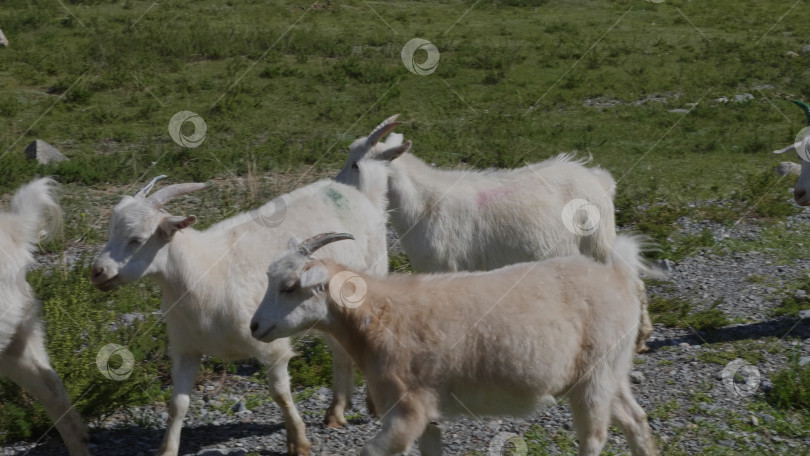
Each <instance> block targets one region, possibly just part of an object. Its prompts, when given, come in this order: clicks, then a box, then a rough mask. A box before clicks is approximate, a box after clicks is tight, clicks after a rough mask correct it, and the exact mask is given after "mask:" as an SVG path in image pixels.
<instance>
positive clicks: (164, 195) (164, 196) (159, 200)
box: [147, 182, 211, 208]
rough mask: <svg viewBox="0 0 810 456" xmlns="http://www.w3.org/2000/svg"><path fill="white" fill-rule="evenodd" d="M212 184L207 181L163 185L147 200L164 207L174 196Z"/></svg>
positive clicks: (157, 206) (156, 205)
mask: <svg viewBox="0 0 810 456" xmlns="http://www.w3.org/2000/svg"><path fill="white" fill-rule="evenodd" d="M210 186H211V183H210V182H206V183H203V184H197V183H193V184H174V185H169V186H168V187H163V188H161V189H160V190H158V191H156V192H155V193H154V195H152V196H150V197H149V198H148V199H147V200H148V201H149V202H150V203H152V204H153V205H154V206H155V207H156V208H159V207H162V206H163V205H164V204H166V203H168V202H169V200H171V199H172V198H176V197H178V196H180V195H185V194H186V193H190V192H195V191H197V190H202V189H204V188H208V187H210Z"/></svg>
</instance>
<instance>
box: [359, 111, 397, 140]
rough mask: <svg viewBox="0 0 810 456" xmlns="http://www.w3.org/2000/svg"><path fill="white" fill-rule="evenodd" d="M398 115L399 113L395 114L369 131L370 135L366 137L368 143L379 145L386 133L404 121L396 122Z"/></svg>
mask: <svg viewBox="0 0 810 456" xmlns="http://www.w3.org/2000/svg"><path fill="white" fill-rule="evenodd" d="M397 117H399V114H394V115H393V116H391V117H389V118H387V119H385V120H383V122H382V123H381V124H379V125H377V127H376V128H375V129H374V130H372V132H371V133H369V135H368V137H366V144H368V145H369V146H375V145H377V143H378V142H380V140H381V139H382V137H383V136H385V135H386V133H388V132H389V131H391V130H393V129H394V128H396V126H397V125H402V122H396V120H397Z"/></svg>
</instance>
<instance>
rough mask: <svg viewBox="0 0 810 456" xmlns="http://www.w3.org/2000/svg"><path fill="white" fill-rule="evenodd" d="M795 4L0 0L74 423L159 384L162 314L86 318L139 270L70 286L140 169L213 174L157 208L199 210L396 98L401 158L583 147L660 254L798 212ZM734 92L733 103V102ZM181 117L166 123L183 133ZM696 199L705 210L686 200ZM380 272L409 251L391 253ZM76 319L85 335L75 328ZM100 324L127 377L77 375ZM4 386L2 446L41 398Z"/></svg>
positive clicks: (622, 211) (88, 367)
mask: <svg viewBox="0 0 810 456" xmlns="http://www.w3.org/2000/svg"><path fill="white" fill-rule="evenodd" d="M806 6H807V5H806V4H804V3H803V2H794V1H793V0H786V1H782V0H764V1H754V0H737V1H732V0H719V1H714V2H692V1H670V0H665V1H663V2H656V3H652V2H648V1H642V0H632V1H631V0H618V1H606V0H593V1H585V0H572V1H545V0H535V1H532V0H506V1H497V0H495V1H493V0H479V1H472V0H468V1H407V2H405V1H401V2H399V1H398V2H380V1H371V2H367V1H364V0H360V1H347V2H331V1H320V0H319V1H317V2H314V3H312V2H311V1H308V2H294V1H270V0H229V1H221V0H219V1H215V0H201V1H196V2H187V1H180V0H163V1H160V2H155V1H152V0H144V1H141V0H123V1H122V0H117V1H111V0H110V1H108V0H63V1H50V0H48V1H44V0H3V3H2V7H0V27H1V28H2V29H3V31H4V32H5V34H6V36H7V37H8V38H9V40H10V41H11V45H10V46H9V47H8V48H0V194H3V195H6V196H4V197H3V199H2V201H3V202H5V201H6V198H7V196H8V195H7V194H8V193H10V192H12V191H13V190H14V189H15V188H16V187H17V186H19V185H20V184H21V183H23V182H25V181H27V180H29V179H31V178H32V177H34V176H36V175H53V176H55V177H56V178H57V179H58V180H59V181H60V182H62V183H63V184H64V195H63V204H64V206H65V209H66V214H67V224H66V229H65V235H64V237H63V238H62V239H60V240H58V241H56V242H54V243H52V244H49V245H47V246H44V247H45V249H46V251H48V252H50V253H51V257H58V254H60V253H61V252H62V251H64V250H65V249H73V250H72V251H73V252H78V253H75V256H77V257H78V258H80V260H79V261H80V264H79V267H78V268H75V269H70V268H67V267H63V268H54V269H53V270H50V269H49V270H41V271H36V272H33V273H32V274H31V275H30V277H29V278H30V280H31V281H32V283H33V284H34V286H35V288H36V290H37V293H38V294H39V296H40V297H42V298H43V300H44V302H45V316H46V318H48V321H49V323H48V325H49V326H48V330H49V334H51V338H50V341H49V344H50V349H51V351H52V356H53V358H54V364H55V365H56V367H57V369H58V370H59V371H60V373H61V374H62V375H63V376H64V377H65V378H66V383H67V384H68V385H69V389H70V392H71V395H72V397H74V399H75V400H76V402H77V404H78V405H79V407H80V409H81V410H82V411H83V413H84V414H85V415H86V416H88V418H92V419H103V417H104V416H106V415H107V414H109V413H112V412H113V411H115V410H117V409H118V408H119V406H121V405H124V404H134V403H142V402H148V401H155V400H161V399H162V398H165V397H164V396H165V394H166V393H165V391H164V390H162V389H161V387H165V386H166V385H167V384H168V370H167V366H168V361H167V360H166V356H165V349H166V347H165V337H164V336H163V333H162V328H161V327H160V323H159V322H158V321H156V320H155V321H153V320H148V321H146V322H142V323H137V325H141V324H149V325H153V328H154V330H153V331H152V334H154V337H153V338H141V339H139V341H138V343H137V344H134V345H133V344H132V342H133V341H132V337H133V334H134V333H136V332H137V331H138V328H137V327H135V328H125V327H116V328H112V327H111V326H110V325H109V324H106V323H104V322H109V321H112V320H114V317H115V315H118V314H121V313H123V312H142V313H149V312H151V311H153V310H155V309H156V308H157V307H158V304H157V299H158V298H157V294H156V287H155V285H154V284H152V283H149V282H147V283H144V284H140V285H133V286H130V287H126V288H124V289H121V290H118V291H116V292H115V293H114V294H113V295H106V294H102V293H100V292H98V291H96V290H94V289H92V288H91V286H90V285H89V281H88V280H87V276H88V271H87V264H89V261H90V258H91V257H90V256H89V255H90V254H91V253H92V252H93V249H94V248H95V246H97V245H98V244H100V243H103V242H104V241H105V240H106V232H105V231H104V230H105V229H106V221H107V218H108V217H109V211H110V208H111V207H112V205H113V204H114V203H115V202H116V201H117V200H118V199H119V198H120V195H122V194H124V193H132V192H134V191H135V190H136V189H137V188H139V187H140V186H142V185H143V183H144V182H145V181H147V180H148V179H150V178H152V177H154V176H156V175H158V174H167V175H169V176H170V179H169V180H170V181H172V182H181V181H189V180H197V181H204V180H211V181H213V182H215V183H216V184H217V185H216V190H212V191H210V192H205V193H202V194H200V195H199V197H196V196H195V198H194V199H193V201H191V202H189V201H184V202H178V203H177V204H176V205H174V206H172V207H171V210H178V211H183V210H186V211H196V213H197V214H200V213H202V212H203V211H204V212H205V216H204V217H201V226H205V225H207V224H210V223H213V222H215V221H217V220H219V219H221V218H222V217H225V216H228V215H232V214H234V213H236V212H238V211H241V210H245V209H248V208H251V207H255V206H257V205H258V204H260V203H261V202H263V201H266V200H267V199H268V198H269V197H271V196H273V195H275V194H278V193H280V192H285V191H289V190H291V189H293V188H295V187H297V186H300V185H303V184H306V183H309V182H311V181H313V180H315V179H316V178H318V177H324V176H331V175H334V173H335V172H336V170H337V169H338V168H339V167H340V166H341V164H342V162H343V160H344V159H345V154H344V151H345V149H346V148H347V146H348V144H349V143H350V142H351V141H352V140H353V139H354V138H356V137H358V136H363V135H365V134H367V133H368V131H370V129H371V128H373V126H374V125H376V124H377V123H378V122H380V121H381V120H382V119H384V118H386V117H388V116H390V115H391V114H394V113H401V119H402V120H405V121H406V125H403V126H402V127H400V128H399V129H398V131H400V132H402V133H404V134H405V135H406V137H407V138H408V139H412V140H413V141H414V143H415V146H414V153H416V154H417V155H418V156H420V157H422V158H423V159H425V160H426V161H428V162H435V163H436V164H437V165H440V166H446V167H459V166H462V167H469V166H472V167H516V166H520V165H522V164H525V163H527V162H533V161H539V160H542V159H545V158H548V157H550V156H553V155H556V154H558V153H560V152H572V151H576V152H578V153H579V154H581V155H582V156H587V155H591V156H592V157H593V161H594V163H596V164H598V165H600V166H603V167H605V168H607V169H608V170H610V171H611V172H612V173H613V174H614V176H615V177H616V178H617V180H618V182H619V187H618V195H617V209H618V214H617V217H618V221H619V223H620V224H621V225H622V226H624V227H628V228H634V229H637V230H639V231H641V232H644V233H647V234H649V235H651V236H652V237H653V238H654V239H655V240H656V241H658V242H659V243H660V244H661V247H662V251H661V252H659V253H658V254H657V256H659V257H666V258H670V259H673V260H676V259H678V258H682V257H685V256H687V255H688V254H689V253H691V252H693V251H694V250H695V249H696V248H701V247H708V246H711V243H712V240H711V239H710V237H709V238H707V237H706V236H685V235H681V234H679V233H677V232H675V228H674V221H675V220H677V219H678V218H679V217H683V216H689V217H692V218H697V219H707V220H714V221H720V222H723V223H728V224H732V223H735V222H737V221H739V220H741V219H752V218H753V219H760V220H762V221H763V223H766V224H769V223H770V222H771V221H773V220H778V219H779V218H780V217H783V216H785V215H789V214H792V213H795V212H796V209H795V208H794V207H793V206H792V205H790V204H789V203H787V202H786V201H785V198H784V197H785V190H786V188H788V187H789V186H790V185H791V182H790V181H789V180H785V179H783V178H779V177H778V176H776V175H775V174H774V173H773V167H774V166H775V165H776V164H777V163H778V162H779V161H780V160H783V159H784V158H777V157H776V156H773V155H771V154H770V151H772V150H775V149H779V148H782V147H784V146H786V145H787V144H788V143H789V142H790V141H792V140H793V138H794V136H795V135H796V133H798V132H799V130H800V129H801V128H802V127H803V126H804V125H805V119H804V117H803V116H802V114H801V112H800V111H799V110H798V109H797V108H796V107H795V106H793V105H792V104H791V103H789V102H788V100H791V99H803V100H810V53H804V54H803V53H802V52H801V49H802V47H803V46H805V45H807V44H809V43H810V39H808V36H810V26H809V25H808V22H807V17H806ZM417 37H418V38H423V39H426V40H429V41H430V42H432V43H433V44H434V45H435V46H436V48H437V49H438V52H439V53H440V61H439V64H438V67H437V68H436V70H435V72H433V73H432V74H429V75H417V74H414V73H412V72H410V71H408V69H407V68H406V67H405V65H404V64H403V61H402V59H401V50H402V48H403V46H405V44H406V43H408V42H409V41H410V40H411V39H413V38H417ZM788 51H792V52H795V53H797V55H795V56H791V55H788ZM424 58H425V56H424V55H423V53H417V54H416V60H417V62H421V61H422V60H421V59H424ZM744 93H750V94H751V95H753V99H750V100H747V101H744V102H735V101H734V97H735V95H741V94H744ZM724 98H725V99H729V100H730V101H723V99H724ZM179 111H192V112H195V113H197V114H199V115H200V116H201V117H202V118H203V119H204V121H205V123H206V127H207V130H206V136H205V139H204V141H203V142H202V144H201V145H199V147H195V148H189V147H183V146H181V145H179V144H177V143H175V142H174V141H173V140H172V138H171V137H170V135H169V130H168V126H169V121H170V119H171V118H172V116H173V115H174V114H175V113H177V112H179ZM189 127H190V125H188V124H185V125H184V126H183V129H182V130H181V131H182V132H183V133H184V134H186V135H189V134H191V133H192V131H193V129H191V128H189ZM36 138H40V139H43V140H45V141H47V142H49V143H51V144H53V145H55V146H56V147H57V148H59V149H60V150H61V151H62V152H64V153H65V154H66V155H67V156H68V157H69V158H70V160H69V161H68V162H64V163H61V164H58V165H49V166H44V165H36V164H34V163H32V162H29V161H26V160H25V158H24V154H23V150H24V148H25V146H26V145H27V144H29V143H30V142H31V141H32V140H34V139H36ZM789 159H790V160H793V161H797V159H796V157H795V156H791V157H789ZM705 200H712V201H722V202H723V204H722V205H720V206H704V205H697V206H696V205H694V204H690V203H691V202H694V201H705ZM779 230H780V227H779V226H777V225H776V224H775V225H774V227H773V228H771V229H770V231H768V232H767V233H768V235H767V236H765V237H764V238H763V240H762V241H761V242H764V243H766V244H767V245H769V246H772V247H774V248H776V249H778V250H779V251H780V252H784V255H785V256H786V257H793V258H796V257H807V256H808V255H810V243H807V244H808V245H807V246H804V247H801V248H796V247H795V246H793V245H791V244H789V243H786V242H785V241H784V239H783V238H782V237H781V236H780V234H779ZM738 247H739V249H741V250H745V249H750V248H751V247H750V246H746V245H740V246H738ZM82 252H89V253H87V254H86V255H85V256H82ZM82 258H83V259H82ZM394 266H395V267H397V268H402V267H406V265H405V266H403V265H402V259H401V258H399V259H397V260H396V263H395V264H394ZM665 304H666V303H665ZM805 304H806V303H805ZM668 305H670V307H672V306H673V305H674V306H676V307H677V308H678V309H679V310H677V312H682V313H685V312H687V311H688V306H687V307H686V309H687V310H682V309H683V308H684V306H683V305H681V304H672V303H670V304H668ZM662 306H664V304H662ZM64 309H69V310H68V311H67V313H68V315H61V316H60V314H59V313H60V312H65V310H64ZM662 313H665V312H664V311H663V310H662ZM708 320H709V321H714V322H715V323H716V322H717V321H718V319H713V318H708ZM719 321H723V320H722V319H719ZM85 322H93V324H94V325H95V326H96V328H97V330H95V331H94V332H92V333H89V334H87V333H85V332H83V329H82V327H83V325H85ZM137 325H136V326H137ZM56 334H62V336H59V337H56V336H55V335H56ZM108 342H117V343H121V344H123V345H127V346H132V347H134V348H133V351H134V352H135V355H136V360H137V362H138V366H139V367H142V368H140V369H138V372H139V374H138V377H137V378H136V377H135V376H133V377H132V381H131V382H130V383H129V384H128V385H129V389H126V390H123V389H120V388H119V389H115V388H118V387H119V386H120V385H118V384H115V385H108V386H104V384H103V383H99V382H98V381H97V379H96V378H95V377H94V376H95V375H97V374H98V372H97V371H96V367H95V364H94V357H95V353H96V351H97V349H98V347H99V346H100V345H103V344H104V343H108ZM319 350H320V346H315V348H313V349H312V350H310V351H309V352H307V356H305V357H304V359H302V360H299V361H296V365H295V369H294V375H295V379H296V382H297V384H298V385H299V386H302V385H316V384H319V383H323V382H327V381H328V374H327V373H328V368H325V367H324V366H323V360H322V358H321V357H320V351H319ZM76 353H79V354H80V355H79V359H81V362H80V363H76V362H75V357H76V356H77V355H76ZM207 366H208V367H207V369H208V371H207V372H212V371H214V370H217V369H228V367H227V366H222V365H221V364H218V363H217V362H216V361H212V362H211V363H209V364H208V365H207ZM114 389H115V390H114ZM0 398H2V400H0V440H2V439H6V438H8V439H14V438H18V437H29V436H31V435H35V434H36V433H37V432H41V431H42V430H43V429H47V427H48V422H47V420H46V419H45V417H44V414H43V413H42V412H41V409H40V408H39V407H38V406H36V405H32V404H31V401H30V399H28V398H27V397H26V396H24V395H20V393H19V390H18V389H16V388H14V387H12V386H10V385H9V384H7V383H2V384H0ZM105 398H107V399H108V400H104V399H105ZM31 410H34V412H31ZM4 431H5V433H4Z"/></svg>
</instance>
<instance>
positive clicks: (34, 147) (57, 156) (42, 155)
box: [25, 139, 68, 165]
mask: <svg viewBox="0 0 810 456" xmlns="http://www.w3.org/2000/svg"><path fill="white" fill-rule="evenodd" d="M25 157H26V158H27V159H29V160H37V161H38V162H39V163H41V164H43V165H47V164H48V163H56V162H61V161H65V160H67V159H68V158H67V157H65V156H64V155H62V152H59V150H58V149H57V148H56V147H53V146H52V145H50V144H48V143H46V142H45V141H43V140H41V139H37V140H35V141H34V142H32V143H31V144H29V145H28V147H26V148H25Z"/></svg>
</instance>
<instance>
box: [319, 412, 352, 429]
mask: <svg viewBox="0 0 810 456" xmlns="http://www.w3.org/2000/svg"><path fill="white" fill-rule="evenodd" d="M323 424H325V425H326V427H327V428H342V427H343V426H345V425H346V424H348V422H347V421H346V418H343V417H342V416H336V415H327V416H326V418H324V420H323Z"/></svg>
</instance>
